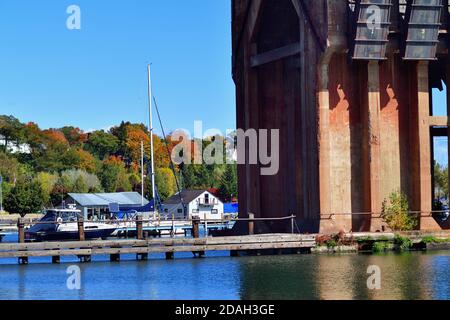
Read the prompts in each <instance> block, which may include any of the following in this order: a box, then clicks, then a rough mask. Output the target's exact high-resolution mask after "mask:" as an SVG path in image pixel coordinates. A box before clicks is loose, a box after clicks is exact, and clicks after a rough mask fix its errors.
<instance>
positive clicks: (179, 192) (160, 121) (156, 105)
mask: <svg viewBox="0 0 450 320" xmlns="http://www.w3.org/2000/svg"><path fill="white" fill-rule="evenodd" d="M153 102H154V103H155V109H156V114H157V115H158V121H159V125H160V126H161V131H162V135H163V138H164V144H165V146H166V150H167V155H168V157H169V161H170V169H172V173H173V176H174V177H175V183H176V185H177V190H178V195H179V196H180V201H181V205H182V206H183V211H185V208H184V202H183V197H182V195H181V189H180V184H179V183H178V178H177V174H176V172H175V166H174V165H173V161H172V157H171V154H170V149H169V144H168V142H167V138H166V132H165V131H164V126H163V124H162V120H161V115H160V114H159V108H158V103H157V102H156V99H155V97H153Z"/></svg>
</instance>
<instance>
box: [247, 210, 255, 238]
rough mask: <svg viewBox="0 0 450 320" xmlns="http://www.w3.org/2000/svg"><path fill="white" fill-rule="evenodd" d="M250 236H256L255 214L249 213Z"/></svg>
mask: <svg viewBox="0 0 450 320" xmlns="http://www.w3.org/2000/svg"><path fill="white" fill-rule="evenodd" d="M248 218H249V220H248V234H249V235H254V234H255V221H254V219H255V214H254V213H249V214H248Z"/></svg>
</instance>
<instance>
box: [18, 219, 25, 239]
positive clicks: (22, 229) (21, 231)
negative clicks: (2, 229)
mask: <svg viewBox="0 0 450 320" xmlns="http://www.w3.org/2000/svg"><path fill="white" fill-rule="evenodd" d="M17 229H18V230H19V240H18V241H19V243H24V242H25V222H24V220H23V218H19V220H18V221H17Z"/></svg>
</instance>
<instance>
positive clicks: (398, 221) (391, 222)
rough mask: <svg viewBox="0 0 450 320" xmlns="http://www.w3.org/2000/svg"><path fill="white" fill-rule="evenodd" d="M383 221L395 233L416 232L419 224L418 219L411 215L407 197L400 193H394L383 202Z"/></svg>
mask: <svg viewBox="0 0 450 320" xmlns="http://www.w3.org/2000/svg"><path fill="white" fill-rule="evenodd" d="M382 217H383V219H384V220H385V221H386V223H387V224H388V226H389V227H390V228H391V229H392V230H394V231H410V230H414V229H415V228H416V226H417V224H418V221H417V217H413V216H411V215H410V214H409V204H408V198H407V196H406V195H405V194H404V193H402V192H400V191H397V192H393V193H391V194H390V196H389V201H388V200H387V199H386V200H384V202H383V213H382Z"/></svg>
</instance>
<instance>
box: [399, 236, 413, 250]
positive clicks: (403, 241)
mask: <svg viewBox="0 0 450 320" xmlns="http://www.w3.org/2000/svg"><path fill="white" fill-rule="evenodd" d="M394 244H395V245H397V247H398V248H399V249H400V250H402V251H404V250H409V249H410V248H411V247H412V246H413V243H412V241H411V239H409V238H408V237H402V236H401V235H399V234H397V235H395V239H394Z"/></svg>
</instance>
